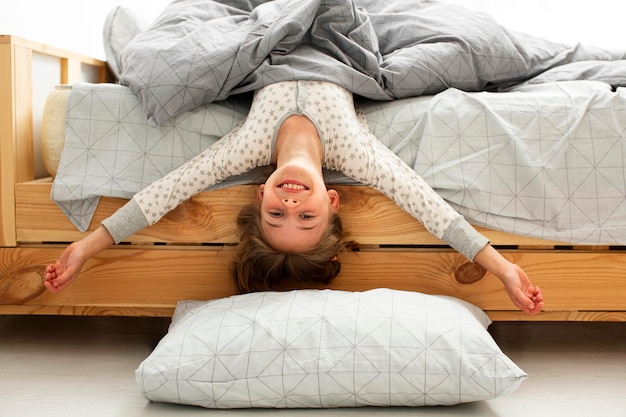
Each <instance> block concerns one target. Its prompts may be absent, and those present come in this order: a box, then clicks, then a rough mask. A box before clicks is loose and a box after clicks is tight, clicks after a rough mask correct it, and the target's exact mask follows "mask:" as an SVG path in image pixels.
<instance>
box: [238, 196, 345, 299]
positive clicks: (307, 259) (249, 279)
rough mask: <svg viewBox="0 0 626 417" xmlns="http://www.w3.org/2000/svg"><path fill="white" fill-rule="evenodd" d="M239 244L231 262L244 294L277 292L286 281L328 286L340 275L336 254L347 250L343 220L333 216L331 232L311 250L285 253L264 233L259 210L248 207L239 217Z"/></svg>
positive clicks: (329, 226)
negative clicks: (277, 248)
mask: <svg viewBox="0 0 626 417" xmlns="http://www.w3.org/2000/svg"><path fill="white" fill-rule="evenodd" d="M237 228H238V230H239V244H238V245H237V248H236V251H235V258H234V259H233V263H232V273H233V278H234V280H235V286H236V287H237V289H238V290H239V292H241V293H248V292H254V291H268V290H274V289H277V288H278V287H279V286H280V285H281V284H282V283H284V282H286V281H294V282H296V283H321V284H328V283H329V282H330V281H331V280H332V279H333V278H335V277H336V276H337V274H339V271H340V269H341V264H340V262H339V261H338V260H337V259H336V256H337V254H338V253H339V252H340V251H343V250H345V249H346V248H347V246H348V245H347V244H346V243H344V241H343V239H344V235H345V233H344V230H343V224H342V222H341V218H340V217H339V215H337V214H336V213H333V214H332V215H331V218H330V221H329V224H328V229H327V230H326V232H325V233H324V235H323V236H322V239H321V240H320V242H319V243H318V244H317V245H316V246H315V247H314V248H313V249H311V250H310V251H308V252H303V253H285V252H280V251H277V250H276V249H274V248H272V247H271V246H270V245H269V244H268V243H267V241H266V240H265V238H264V237H263V234H262V231H261V214H260V209H259V207H258V206H257V205H255V204H250V205H247V206H245V207H244V208H243V209H242V210H241V211H240V212H239V216H238V217H237Z"/></svg>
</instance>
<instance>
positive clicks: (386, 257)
mask: <svg viewBox="0 0 626 417" xmlns="http://www.w3.org/2000/svg"><path fill="white" fill-rule="evenodd" d="M62 250H63V247H62V246H60V245H49V246H46V247H39V246H36V247H24V248H4V249H0V305H5V306H16V305H22V306H24V311H25V312H28V313H33V312H35V313H36V312H37V311H38V310H41V311H46V312H50V311H52V310H54V309H56V310H55V311H56V313H57V314H102V313H104V314H114V313H113V312H115V314H119V315H152V314H153V313H154V315H164V314H168V312H170V311H172V310H173V308H174V306H175V304H176V302H177V301H179V300H186V299H195V300H208V299H213V298H221V297H225V296H229V295H232V294H235V289H234V286H233V284H232V282H231V280H230V278H229V263H230V259H231V254H232V252H231V249H229V248H228V247H223V248H221V249H218V250H216V249H215V248H207V247H202V246H198V247H184V246H164V247H158V246H157V247H152V246H146V247H144V248H141V247H132V246H121V247H115V248H111V249H108V250H106V251H104V252H102V253H101V254H100V255H98V256H96V257H95V258H93V259H92V260H90V261H89V262H88V263H87V264H86V265H85V266H84V268H83V271H82V273H81V276H80V277H79V278H78V279H77V280H76V282H75V283H74V284H72V285H71V286H70V287H69V288H68V289H66V290H65V291H63V292H61V293H59V294H52V293H49V292H47V291H44V290H43V287H42V285H43V284H42V274H43V268H44V266H45V264H46V263H48V262H51V261H53V260H54V259H56V258H57V257H58V256H59V255H60V253H61V251H62ZM505 256H507V257H508V258H510V259H511V260H512V261H514V262H517V263H518V264H519V265H521V266H522V267H523V268H524V269H525V270H526V271H527V272H528V273H529V275H530V276H531V277H532V278H533V280H534V281H535V282H537V283H538V284H539V285H541V286H542V287H543V289H544V291H545V295H546V308H545V311H546V313H547V314H552V316H551V317H556V316H554V314H560V316H559V317H560V318H561V319H567V320H574V319H577V320H593V319H599V318H601V317H602V316H601V315H600V314H598V313H589V314H590V315H587V316H585V315H584V314H586V313H583V312H594V311H595V312H600V311H602V312H605V313H604V314H605V315H608V316H605V318H610V319H613V318H615V317H623V315H624V312H626V299H625V298H624V296H623V294H625V293H626V280H624V279H623V277H624V273H625V272H626V259H625V258H624V256H623V255H622V254H612V253H596V252H574V253H571V254H570V255H568V256H567V257H563V256H562V255H560V254H558V253H554V252H553V251H547V252H537V251H530V252H520V251H513V252H505ZM340 260H341V262H342V272H341V274H340V275H339V276H338V277H337V279H336V280H335V281H334V282H333V283H332V284H331V285H330V286H329V288H333V289H338V290H349V291H364V290H368V289H371V288H379V287H387V288H394V289H400V290H409V291H420V292H424V293H428V294H442V295H450V296H454V297H457V298H460V299H464V300H467V301H469V302H471V303H473V304H475V305H477V306H479V307H480V308H482V309H483V310H485V311H487V312H490V311H494V312H495V313H494V314H495V317H500V318H502V317H503V316H502V315H503V314H504V313H503V312H507V311H508V312H511V313H514V314H512V315H511V316H509V317H508V318H507V319H515V317H518V318H519V317H520V316H519V314H517V310H516V309H515V308H514V306H513V305H512V304H511V302H510V301H509V298H508V296H507V295H506V292H505V291H504V288H503V287H502V285H501V283H500V281H499V280H498V279H497V278H495V277H493V276H491V275H489V274H487V276H486V277H485V278H484V279H481V280H480V281H478V282H475V283H473V284H461V283H459V282H457V281H456V280H455V279H454V274H455V272H456V270H457V269H458V268H459V267H460V266H461V265H463V264H464V263H465V262H466V261H465V259H464V258H463V257H462V256H460V255H458V254H457V253H455V252H453V251H450V250H432V249H430V250H426V249H422V250H413V251H402V252H399V251H384V250H376V251H360V252H354V253H344V254H342V255H341V257H340ZM590 265H592V266H593V270H594V271H595V272H594V273H593V274H592V273H590V272H589V271H590V270H591V268H590ZM6 308H7V309H8V310H10V311H14V312H18V311H19V310H18V309H15V308H14V307H6ZM2 311H3V310H2V309H1V308H0V312H2ZM5 311H6V310H5ZM563 312H577V313H576V314H579V315H578V316H576V315H570V316H566V315H564V314H563ZM610 312H622V313H614V314H615V315H614V316H610V314H613V313H610ZM594 314H595V315H594ZM546 317H547V316H546ZM536 319H541V318H540V316H537V318H536Z"/></svg>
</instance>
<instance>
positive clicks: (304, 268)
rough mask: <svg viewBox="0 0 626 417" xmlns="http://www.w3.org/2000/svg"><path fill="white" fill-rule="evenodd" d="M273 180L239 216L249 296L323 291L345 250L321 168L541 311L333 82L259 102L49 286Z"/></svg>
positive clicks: (533, 294)
mask: <svg viewBox="0 0 626 417" xmlns="http://www.w3.org/2000/svg"><path fill="white" fill-rule="evenodd" d="M270 164H273V165H275V167H276V169H275V171H274V172H273V173H272V174H271V175H270V176H269V177H268V179H267V181H266V183H265V184H263V185H261V186H260V187H259V190H258V195H257V200H258V204H257V205H256V206H255V207H246V208H244V209H243V210H242V212H241V213H240V216H239V219H238V225H239V229H240V242H241V243H240V245H239V247H238V250H237V255H236V256H235V259H234V262H233V275H234V278H235V282H236V284H237V287H238V288H239V290H240V291H242V292H248V291H259V290H268V289H273V288H277V287H279V285H280V284H281V282H282V281H283V280H286V279H290V280H296V281H301V282H322V283H328V282H329V281H330V280H331V279H332V278H334V277H335V276H336V275H337V274H338V272H339V267H340V266H339V262H338V260H337V253H338V252H339V251H341V250H343V249H344V248H345V243H344V241H343V237H344V236H343V229H342V226H341V221H340V219H339V217H338V216H337V211H338V209H339V195H338V194H337V192H336V191H335V190H332V189H327V188H326V185H325V184H324V180H323V175H322V168H323V167H325V168H327V169H332V170H336V171H340V172H342V173H343V174H344V175H346V176H348V177H351V178H352V179H354V180H356V181H359V182H361V183H363V184H366V185H370V186H372V187H374V188H376V189H378V190H380V191H381V192H383V193H384V194H385V195H387V196H388V197H389V198H391V199H393V200H394V201H395V202H396V203H397V204H398V205H399V206H400V207H401V208H403V209H404V210H406V211H407V212H408V213H410V214H411V215H412V216H413V217H415V218H416V219H417V220H419V221H420V222H422V224H424V226H425V227H426V228H427V229H428V230H429V231H430V232H431V233H432V234H433V235H435V236H436V237H438V238H440V239H442V240H443V241H445V242H446V243H448V244H449V245H450V246H452V247H453V248H454V249H456V250H457V251H459V252H460V253H461V254H463V255H464V256H465V257H467V258H468V259H469V260H471V261H474V262H478V263H479V264H481V265H482V266H483V267H485V268H486V269H487V270H488V271H490V272H491V273H493V274H494V275H496V276H497V277H498V278H500V280H501V281H502V282H503V284H504V286H505V288H506V290H507V292H508V294H509V296H510V298H511V300H512V301H513V303H514V304H515V305H516V306H517V307H518V308H520V309H521V310H523V311H525V312H526V313H529V314H534V313H537V312H539V311H540V310H541V308H542V307H543V295H542V292H541V290H540V288H538V287H536V286H534V285H532V284H531V282H530V280H529V279H528V277H527V276H526V274H525V273H524V271H523V270H522V269H521V268H520V267H519V266H517V265H515V264H512V263H511V262H509V261H507V260H506V259H505V258H504V257H502V256H501V255H500V254H499V253H498V252H497V251H496V250H495V249H494V248H493V247H492V246H491V245H489V242H488V240H487V238H485V237H484V236H482V235H481V234H479V233H478V232H477V231H476V230H475V229H474V228H473V227H472V226H471V225H469V223H467V221H465V219H464V218H463V217H462V216H461V215H460V214H458V213H457V212H456V211H455V210H454V209H453V208H452V207H450V206H449V205H448V204H447V203H446V202H445V201H444V200H443V199H442V198H441V197H440V196H439V195H438V194H436V193H435V192H434V190H433V189H432V188H430V186H429V185H428V184H426V182H425V181H424V180H423V179H422V178H421V177H420V176H419V175H417V174H416V173H415V171H414V170H412V169H411V168H410V167H409V166H408V165H406V164H405V163H404V162H403V161H402V160H400V159H399V158H398V157H397V156H396V155H395V154H394V153H393V152H391V151H390V150H389V149H387V148H386V147H385V146H384V145H382V144H381V143H380V142H379V141H378V139H377V138H376V137H375V136H374V135H373V134H372V133H371V132H370V131H369V128H368V126H367V122H366V120H365V118H364V117H363V115H362V114H360V113H358V112H357V110H356V109H355V106H354V101H353V97H352V94H351V93H350V92H348V91H346V90H344V89H343V88H341V87H339V86H337V85H334V84H332V83H327V82H318V81H286V82H280V83H275V84H272V85H269V86H267V87H264V88H262V89H260V90H258V91H257V92H256V93H255V96H254V100H253V102H252V106H251V108H250V112H249V114H248V116H247V117H246V119H245V120H244V121H243V122H242V123H241V124H239V125H238V126H237V127H236V128H235V129H233V130H232V131H231V132H230V133H229V134H227V135H226V136H225V137H224V138H222V139H221V140H220V141H218V142H217V143H215V144H214V145H213V146H211V147H209V148H208V149H206V150H205V151H204V152H202V153H201V154H199V155H198V156H197V157H195V158H193V159H191V160H190V161H188V162H187V163H185V164H184V165H182V166H181V167H179V168H178V169H176V170H174V171H172V172H171V173H169V174H168V175H166V176H165V177H163V178H161V179H159V180H157V181H155V182H154V183H152V184H151V185H149V186H148V187H146V188H145V189H143V190H142V191H140V192H138V193H137V194H136V195H135V196H134V197H133V198H132V199H131V200H130V201H129V202H128V203H127V204H126V205H125V206H123V207H122V208H120V209H119V210H118V211H117V212H116V213H114V214H113V215H112V216H111V217H109V218H108V219H105V220H104V221H103V223H102V226H101V227H99V228H98V229H97V230H96V231H95V232H93V233H92V234H90V235H89V236H87V237H86V238H84V239H82V240H81V241H78V242H75V243H72V244H71V245H70V246H68V248H67V249H66V250H65V251H64V253H63V254H62V256H61V258H60V259H59V260H58V261H57V262H56V263H54V264H51V265H48V266H47V267H46V271H45V285H46V287H47V288H48V289H49V290H50V291H53V292H57V291H61V290H62V289H64V288H65V287H67V286H68V285H69V284H70V283H71V282H72V281H73V280H74V279H75V278H76V277H77V276H78V273H79V272H80V269H81V268H82V266H83V264H84V263H85V262H86V260H87V259H89V258H90V257H91V256H93V255H95V254H96V253H98V252H100V251H101V250H103V249H105V248H106V247H108V246H109V245H111V244H113V243H119V242H120V241H122V240H123V239H124V238H126V237H127V236H130V235H131V234H133V233H135V232H137V231H139V230H141V229H142V228H144V227H146V226H149V225H151V224H154V223H156V222H157V221H158V220H159V219H160V218H161V217H163V216H164V215H165V214H166V213H167V212H169V211H170V210H172V209H174V208H175V207H176V206H177V205H178V204H180V203H181V202H182V201H184V200H186V199H188V198H190V197H191V196H192V195H194V194H195V193H197V192H199V191H202V190H204V189H205V188H207V187H208V186H210V185H212V184H215V183H217V182H220V181H223V180H224V179H226V178H228V177H230V176H233V175H240V174H242V173H245V172H247V171H249V170H251V169H253V168H255V167H258V166H266V165H270Z"/></svg>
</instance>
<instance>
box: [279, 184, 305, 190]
mask: <svg viewBox="0 0 626 417" xmlns="http://www.w3.org/2000/svg"><path fill="white" fill-rule="evenodd" d="M280 187H281V188H284V189H288V190H306V187H305V186H303V185H299V184H283V185H281V186H280Z"/></svg>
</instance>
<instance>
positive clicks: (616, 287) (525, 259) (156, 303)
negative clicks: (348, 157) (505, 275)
mask: <svg viewBox="0 0 626 417" xmlns="http://www.w3.org/2000/svg"><path fill="white" fill-rule="evenodd" d="M34 54H45V55H49V56H52V57H56V58H58V60H59V65H60V66H61V79H60V80H59V82H60V83H72V82H76V81H78V80H80V74H81V67H84V66H92V67H95V68H96V69H97V70H98V71H99V74H100V75H99V78H100V79H99V80H98V81H100V82H105V81H107V70H106V65H105V63H104V62H102V61H99V60H96V59H92V58H89V57H85V56H82V55H79V54H74V53H70V52H67V51H63V50H60V49H57V48H51V47H49V46H46V45H42V44H38V43H33V42H29V41H26V40H23V39H19V38H16V37H12V36H0V73H1V74H2V78H1V79H0V83H1V85H0V106H1V107H0V139H1V141H0V155H1V160H0V196H1V197H0V198H1V199H2V201H1V203H0V314H66V315H133V316H168V315H171V314H172V312H173V309H174V307H175V304H176V302H177V301H178V300H185V299H197V300H207V299H212V298H218V297H224V296H229V295H232V294H234V293H235V290H234V286H233V284H232V282H231V280H230V279H229V278H228V277H229V272H228V268H229V260H230V255H231V253H232V252H231V250H232V249H231V248H232V246H231V245H229V244H230V243H232V242H233V240H234V239H235V235H234V234H235V226H234V225H235V217H236V213H237V212H238V207H239V206H241V205H242V204H245V203H246V202H249V201H251V200H252V199H253V198H254V193H255V188H254V187H253V186H237V187H232V188H229V189H225V190H220V191H213V192H207V193H200V194H199V195H197V196H195V197H193V198H191V199H190V200H189V201H187V202H185V203H183V204H182V205H181V206H180V207H178V208H177V209H176V210H174V211H173V212H172V213H170V214H169V215H167V216H166V217H165V218H164V219H162V220H161V221H160V222H159V223H158V224H156V225H154V226H152V227H149V228H147V229H145V230H143V231H142V232H141V233H139V234H136V235H134V236H131V237H130V238H129V240H128V242H124V243H123V244H120V245H118V246H115V247H112V248H110V249H108V250H106V251H104V252H102V253H101V254H100V255H98V256H96V257H95V258H93V259H92V260H90V261H89V262H88V263H87V264H86V265H85V266H84V268H83V270H82V273H81V276H80V277H79V278H78V279H77V280H76V282H75V283H74V284H72V286H70V287H69V288H68V289H67V290H65V291H63V292H62V293H60V294H51V293H48V292H47V291H45V289H44V287H43V285H42V275H43V269H44V266H45V265H46V264H47V263H50V262H53V261H54V260H56V259H57V258H58V257H59V255H60V254H61V252H62V251H63V249H64V248H65V247H66V246H67V244H68V242H71V241H74V240H77V239H79V238H81V237H82V236H83V234H82V233H80V232H78V231H77V230H76V229H75V228H74V226H72V224H71V223H70V222H69V220H68V219H67V218H66V217H65V216H64V215H63V214H62V213H61V211H60V210H59V209H58V207H57V206H56V205H55V203H54V202H53V201H52V200H51V199H50V197H49V195H50V188H51V184H52V180H51V179H50V178H44V179H35V178H34V168H33V128H32V125H33V111H32V107H33V106H32V104H33V99H32V73H33V72H32V65H33V60H32V57H33V55H34ZM7 74H9V75H10V76H6V75H7ZM335 188H336V189H337V190H338V191H339V193H340V195H341V202H342V205H341V209H340V214H341V215H342V217H343V219H344V223H345V225H346V227H347V228H348V230H349V232H350V238H351V239H354V240H355V241H357V242H359V244H360V250H359V251H357V252H354V253H344V254H341V257H340V259H341V262H342V272H341V274H340V275H339V276H338V277H337V278H336V280H335V281H334V282H333V283H332V285H331V288H334V289H342V290H366V289H370V288H375V287H389V288H397V289H406V290H412V291H421V292H425V293H432V294H445V295H451V296H455V297H458V298H461V299H464V300H467V301H470V302H472V303H474V304H476V305H478V306H479V307H481V308H482V309H483V310H485V311H486V312H487V313H488V314H489V316H490V317H491V318H492V319H493V320H554V321H566V320H572V321H591V320H597V321H626V247H622V246H619V247H614V246H571V245H563V244H562V243H557V242H549V241H544V240H539V239H531V238H525V237H519V236H514V235H510V234H506V233H501V232H495V231H490V230H484V229H481V232H483V233H484V234H485V235H487V236H488V237H489V238H490V239H491V241H492V244H493V245H494V246H496V247H497V248H498V249H499V250H500V251H501V252H502V253H503V254H504V255H505V256H506V257H508V258H509V259H511V260H512V261H514V262H516V263H518V264H519V265H521V266H522V267H523V268H524V269H525V270H526V272H527V273H528V274H529V275H530V277H531V279H532V280H533V282H534V283H536V284H537V285H540V286H541V287H542V288H543V290H544V292H545V297H546V306H545V311H544V312H542V313H540V314H538V315H536V316H527V315H525V314H523V313H521V312H519V311H517V309H515V308H514V306H513V305H512V303H511V302H510V301H509V298H508V296H507V295H506V293H505V291H504V288H503V286H502V285H501V283H500V282H499V280H498V279H497V278H495V277H493V276H491V275H489V274H486V275H485V274H484V271H482V270H481V268H480V267H477V265H475V264H474V265H473V264H470V263H468V262H467V261H466V260H465V258H463V257H462V256H461V255H459V254H458V253H456V252H455V251H454V250H452V249H450V248H448V247H447V246H445V245H444V244H442V242H441V241H439V240H437V239H435V238H434V237H432V236H431V235H430V234H429V233H428V232H427V231H426V230H425V229H424V228H423V227H422V226H421V225H420V224H418V222H416V221H415V220H414V219H412V218H411V217H410V216H409V215H408V214H406V213H404V212H403V211H402V210H400V209H399V208H398V207H396V206H395V204H393V202H391V201H390V200H389V199H387V198H386V197H384V196H382V195H381V194H380V193H378V192H377V191H375V190H373V189H371V188H369V187H364V186H341V187H335ZM123 203H124V201H123V200H120V199H114V198H102V200H101V203H100V205H99V207H98V209H97V211H96V215H95V217H94V220H93V222H92V230H93V228H94V227H97V225H98V224H99V223H100V221H101V220H102V219H103V218H105V217H107V216H108V215H110V214H111V213H112V212H113V211H115V210H116V209H117V208H118V207H120V206H121V205H122V204H123ZM625 226H626V225H625ZM87 233H89V231H88V232H87Z"/></svg>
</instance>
